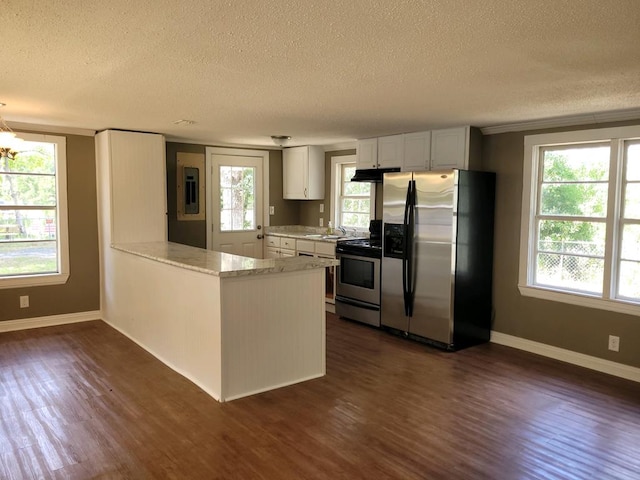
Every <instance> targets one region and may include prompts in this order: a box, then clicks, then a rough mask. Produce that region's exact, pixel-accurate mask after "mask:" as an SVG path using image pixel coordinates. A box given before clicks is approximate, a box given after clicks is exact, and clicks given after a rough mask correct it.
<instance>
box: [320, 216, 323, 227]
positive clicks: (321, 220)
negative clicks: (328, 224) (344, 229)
mask: <svg viewBox="0 0 640 480" xmlns="http://www.w3.org/2000/svg"><path fill="white" fill-rule="evenodd" d="M320 226H321V227H324V218H322V217H320Z"/></svg>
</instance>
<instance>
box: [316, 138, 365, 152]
mask: <svg viewBox="0 0 640 480" xmlns="http://www.w3.org/2000/svg"><path fill="white" fill-rule="evenodd" d="M357 145H358V141H357V140H351V141H349V142H340V143H334V144H332V145H323V146H322V148H324V151H325V152H338V151H340V150H354V149H355V148H356V147H357Z"/></svg>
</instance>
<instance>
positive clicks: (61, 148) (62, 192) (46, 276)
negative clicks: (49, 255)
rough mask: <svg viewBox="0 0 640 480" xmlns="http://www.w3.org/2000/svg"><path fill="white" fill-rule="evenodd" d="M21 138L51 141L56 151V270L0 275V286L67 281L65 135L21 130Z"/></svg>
mask: <svg viewBox="0 0 640 480" xmlns="http://www.w3.org/2000/svg"><path fill="white" fill-rule="evenodd" d="M20 138H22V139H24V140H27V141H30V142H46V143H53V144H54V145H55V151H56V215H57V220H58V221H57V222H56V223H57V227H58V231H57V239H58V242H57V243H58V245H57V249H58V265H59V272H57V273H39V274H29V275H15V276H10V277H2V276H0V289H5V288H19V287H39V286H45V285H60V284H63V283H66V282H67V280H69V222H68V208H67V207H68V206H67V138H66V137H61V136H57V135H42V134H36V133H20Z"/></svg>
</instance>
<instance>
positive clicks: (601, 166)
mask: <svg viewBox="0 0 640 480" xmlns="http://www.w3.org/2000/svg"><path fill="white" fill-rule="evenodd" d="M523 185H524V188H523V204H522V208H523V210H522V236H521V251H520V280H519V288H520V291H521V293H522V294H523V295H528V296H534V297H538V298H545V299H550V300H557V301H562V302H567V303H575V304H580V305H586V306H592V307H596V308H603V309H608V310H615V311H621V312H625V313H633V314H636V315H640V249H639V248H638V246H639V245H640V127H622V128H611V129H601V130H585V131H579V132H565V133H557V134H545V135H532V136H528V137H526V138H525V170H524V184H523Z"/></svg>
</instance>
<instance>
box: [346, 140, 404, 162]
mask: <svg viewBox="0 0 640 480" xmlns="http://www.w3.org/2000/svg"><path fill="white" fill-rule="evenodd" d="M403 151H404V142H403V140H402V135H389V136H387V137H380V138H366V139H364V140H358V144H357V150H356V168H358V169H370V168H393V167H400V166H402V157H403Z"/></svg>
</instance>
